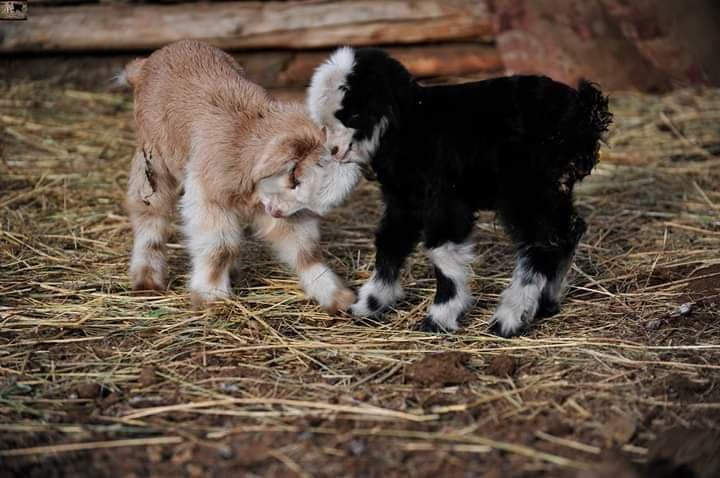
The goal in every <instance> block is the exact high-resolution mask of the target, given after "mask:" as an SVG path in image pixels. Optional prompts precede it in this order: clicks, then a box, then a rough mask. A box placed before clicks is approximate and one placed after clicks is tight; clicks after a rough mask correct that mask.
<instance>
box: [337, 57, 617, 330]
mask: <svg viewBox="0 0 720 478" xmlns="http://www.w3.org/2000/svg"><path fill="white" fill-rule="evenodd" d="M343 91H344V97H343V100H342V108H341V109H340V110H339V111H337V112H336V113H335V116H336V117H337V118H338V119H339V120H340V121H341V122H342V123H343V124H344V125H345V126H346V127H349V128H354V129H356V132H355V137H354V140H355V141H359V140H363V139H366V138H369V137H370V136H371V135H372V132H373V128H374V126H375V125H376V124H378V123H379V122H380V120H381V118H383V117H385V118H387V120H388V127H387V130H386V131H385V133H384V135H383V136H382V138H381V140H380V143H379V146H378V148H377V150H376V151H375V153H374V154H373V156H372V158H370V160H371V164H372V167H373V169H374V171H375V173H376V175H377V179H378V181H379V182H380V185H381V189H382V193H383V197H384V201H385V203H386V211H385V215H384V217H383V219H382V222H381V224H380V227H379V229H378V231H377V236H376V247H377V257H376V271H377V275H378V277H379V278H380V279H382V280H384V281H387V282H392V281H395V280H397V277H398V274H399V269H400V267H401V266H402V264H403V261H404V259H405V257H406V256H407V255H408V254H409V253H410V252H411V251H412V249H413V248H414V246H415V244H416V242H417V241H419V240H422V241H423V242H424V244H425V246H426V247H427V248H430V249H431V248H436V247H438V246H441V245H443V244H445V243H448V242H452V243H462V242H464V241H466V240H467V238H468V236H469V235H470V232H471V230H472V228H473V223H474V213H475V212H476V211H477V210H480V209H484V210H495V211H497V213H498V215H499V217H500V218H501V220H502V222H503V223H504V224H505V226H506V229H507V230H508V232H509V234H510V236H511V238H512V239H513V241H514V243H515V244H516V246H517V250H518V252H519V254H520V256H521V258H523V260H524V261H525V262H524V264H527V267H529V272H528V274H532V273H537V274H542V275H543V276H544V277H545V278H547V280H548V281H552V280H555V279H558V276H559V275H564V274H565V272H566V270H567V268H566V267H563V266H562V264H564V263H568V261H569V260H571V258H572V255H573V253H574V250H575V247H576V245H577V243H578V241H579V240H580V236H581V235H582V233H583V232H584V230H585V223H584V221H583V220H582V219H581V218H580V217H579V216H578V215H577V214H576V212H575V208H574V206H573V198H572V189H573V186H574V184H575V182H576V181H578V180H580V179H582V178H583V177H585V176H587V175H588V174H590V172H591V170H592V169H593V167H594V166H595V164H596V163H597V161H598V150H599V145H600V141H601V139H602V137H603V134H604V133H605V132H606V131H607V129H608V126H609V124H610V123H611V119H612V115H611V114H610V113H609V111H608V100H607V97H605V96H604V95H603V94H602V93H601V92H600V90H599V89H598V88H596V87H595V86H594V85H593V84H592V83H590V82H588V81H581V82H580V84H579V86H578V88H577V89H574V88H571V87H569V86H567V85H564V84H562V83H558V82H556V81H553V80H551V79H549V78H547V77H544V76H510V77H502V78H496V79H490V80H486V81H479V82H474V83H466V84H461V85H449V86H421V85H419V84H418V83H417V82H416V81H415V80H414V79H413V78H412V76H411V75H410V73H409V72H408V71H407V70H406V69H405V68H404V67H403V66H402V65H401V64H400V63H399V62H398V61H396V60H395V59H393V58H391V57H390V56H388V55H387V54H386V53H384V52H383V51H381V50H376V49H360V50H357V51H356V52H355V65H354V67H353V70H352V72H351V73H350V74H349V75H348V76H347V78H346V83H345V85H344V86H343ZM438 277H439V279H440V280H441V281H442V280H444V279H443V276H442V275H440V276H438ZM445 279H446V278H445ZM445 289H447V288H445ZM439 292H440V291H439ZM443 294H445V295H447V291H445V292H443ZM438 298H440V297H439V296H438V297H436V303H437V302H438V300H437V299H438ZM441 299H443V300H448V298H447V297H442V298H441ZM543 300H544V299H543ZM546 302H547V301H546ZM550 302H551V303H544V305H543V310H544V311H547V310H556V309H557V304H556V303H552V300H550ZM542 312H543V311H540V313H542ZM531 319H532V317H530V318H529V319H528V320H531ZM496 331H497V332H498V333H501V334H503V335H511V334H507V333H503V332H502V331H501V330H497V326H496ZM514 333H515V332H513V334H514Z"/></svg>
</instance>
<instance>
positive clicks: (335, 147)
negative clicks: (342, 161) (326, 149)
mask: <svg viewBox="0 0 720 478" xmlns="http://www.w3.org/2000/svg"><path fill="white" fill-rule="evenodd" d="M339 149H340V148H338V147H337V146H333V147H332V148H330V154H332V155H333V156H335V155H336V154H337V153H338V150H339Z"/></svg>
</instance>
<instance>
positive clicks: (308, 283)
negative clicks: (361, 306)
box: [300, 263, 342, 309]
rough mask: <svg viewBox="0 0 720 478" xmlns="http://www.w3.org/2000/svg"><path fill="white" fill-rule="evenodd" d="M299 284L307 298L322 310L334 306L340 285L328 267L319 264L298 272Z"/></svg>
mask: <svg viewBox="0 0 720 478" xmlns="http://www.w3.org/2000/svg"><path fill="white" fill-rule="evenodd" d="M300 283H301V284H302V287H303V290H304V291H305V293H306V294H307V295H308V297H310V298H311V299H314V300H316V301H317V303H318V304H320V307H322V308H323V309H330V308H332V307H333V306H334V304H335V299H336V295H337V293H338V290H339V289H340V287H341V284H342V283H341V282H340V279H339V278H338V277H337V276H336V275H335V273H334V272H333V271H332V270H331V269H330V268H329V267H328V266H326V265H325V264H320V263H317V264H313V265H312V266H310V267H308V268H307V269H304V270H302V271H300Z"/></svg>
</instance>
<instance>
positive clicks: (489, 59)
mask: <svg viewBox="0 0 720 478" xmlns="http://www.w3.org/2000/svg"><path fill="white" fill-rule="evenodd" d="M386 50H387V52H388V53H390V54H391V55H392V56H394V57H395V58H397V59H398V60H400V62H401V63H402V64H403V65H405V67H406V68H407V69H408V70H410V73H412V74H413V75H414V76H416V77H418V78H429V77H438V76H463V75H471V74H474V73H499V72H501V71H502V70H503V64H502V61H501V59H500V54H499V53H498V51H497V49H496V48H495V47H494V46H488V45H480V44H472V43H466V44H444V45H429V46H412V47H396V48H387V49H386ZM329 53H330V52H329V51H323V52H307V53H300V54H297V55H295V56H294V57H293V58H292V59H291V60H290V61H289V62H288V63H287V64H286V65H285V66H284V68H283V70H282V71H281V72H280V73H279V74H278V76H277V78H276V81H275V82H274V84H273V86H297V85H305V84H307V83H308V82H309V80H310V78H311V77H312V74H313V71H314V70H315V68H316V67H317V66H318V65H319V64H320V63H321V62H322V61H324V60H325V59H326V58H327V56H328V54H329Z"/></svg>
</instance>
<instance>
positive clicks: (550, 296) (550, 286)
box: [536, 214, 587, 318]
mask: <svg viewBox="0 0 720 478" xmlns="http://www.w3.org/2000/svg"><path fill="white" fill-rule="evenodd" d="M586 229H587V225H586V224H585V221H584V220H583V219H582V218H581V217H580V216H578V215H576V214H573V216H572V220H571V223H570V230H569V231H568V236H567V238H566V241H565V248H564V250H563V251H562V257H561V258H560V260H559V262H558V264H557V267H556V269H555V271H551V274H550V275H549V276H548V281H547V283H546V284H545V287H544V288H543V290H542V294H541V295H540V304H539V306H538V311H537V314H536V316H537V317H540V318H543V317H552V316H553V315H555V314H557V313H558V312H560V302H561V301H562V296H563V293H564V291H565V287H566V281H565V278H566V277H567V274H568V271H569V270H570V266H571V265H572V261H573V258H574V256H575V249H577V245H578V243H579V242H580V239H581V238H582V236H583V234H584V233H585V230H586Z"/></svg>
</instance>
